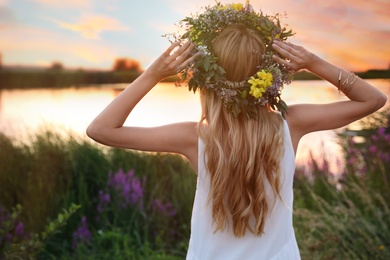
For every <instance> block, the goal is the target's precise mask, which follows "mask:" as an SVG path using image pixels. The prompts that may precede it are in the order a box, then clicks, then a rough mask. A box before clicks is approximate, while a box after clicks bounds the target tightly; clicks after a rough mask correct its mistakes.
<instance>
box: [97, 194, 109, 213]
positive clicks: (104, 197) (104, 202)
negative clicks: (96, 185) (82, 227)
mask: <svg viewBox="0 0 390 260" xmlns="http://www.w3.org/2000/svg"><path fill="white" fill-rule="evenodd" d="M109 203H110V194H108V193H104V192H103V191H102V190H99V204H98V206H97V211H98V212H99V213H102V212H103V211H104V209H105V208H107V206H108V204H109Z"/></svg>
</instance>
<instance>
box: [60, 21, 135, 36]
mask: <svg viewBox="0 0 390 260" xmlns="http://www.w3.org/2000/svg"><path fill="white" fill-rule="evenodd" d="M54 22H55V23H57V25H58V26H59V27H61V28H64V29H69V30H71V31H74V32H78V33H80V34H81V35H82V36H83V37H84V38H87V39H99V38H100V33H101V32H103V31H127V30H129V28H128V27H126V26H124V25H123V24H122V23H120V22H119V21H117V20H115V19H114V18H112V17H109V16H105V15H85V16H83V17H82V18H81V19H80V21H78V22H76V23H67V22H62V21H56V20H55V21H54Z"/></svg>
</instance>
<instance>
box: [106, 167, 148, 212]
mask: <svg viewBox="0 0 390 260" xmlns="http://www.w3.org/2000/svg"><path fill="white" fill-rule="evenodd" d="M108 186H109V187H111V188H113V189H114V190H115V191H116V192H117V193H118V195H119V196H120V197H121V198H122V199H123V202H122V206H123V207H127V206H130V205H136V204H138V205H140V206H141V207H143V188H142V185H141V181H140V180H139V179H138V178H137V177H136V176H134V170H130V171H129V172H127V173H124V171H123V170H122V169H121V170H119V171H118V172H117V173H115V174H114V175H112V174H111V175H110V179H109V181H108Z"/></svg>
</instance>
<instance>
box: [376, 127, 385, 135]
mask: <svg viewBox="0 0 390 260" xmlns="http://www.w3.org/2000/svg"><path fill="white" fill-rule="evenodd" d="M385 131H386V128H384V127H380V128H378V135H379V136H384V135H385Z"/></svg>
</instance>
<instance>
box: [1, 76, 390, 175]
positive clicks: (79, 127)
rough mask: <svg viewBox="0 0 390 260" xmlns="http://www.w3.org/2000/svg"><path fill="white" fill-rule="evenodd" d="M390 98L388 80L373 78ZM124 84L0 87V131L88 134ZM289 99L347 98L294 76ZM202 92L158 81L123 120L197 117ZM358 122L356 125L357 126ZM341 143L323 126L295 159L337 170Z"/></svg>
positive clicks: (139, 122)
mask: <svg viewBox="0 0 390 260" xmlns="http://www.w3.org/2000/svg"><path fill="white" fill-rule="evenodd" d="M370 83H372V84H373V85H374V86H376V87H377V88H379V89H380V90H382V91H383V92H385V93H386V94H387V96H388V97H389V99H390V80H383V79H377V80H370ZM125 87H126V84H113V85H99V86H87V87H83V88H64V89H26V90H24V89H23V90H17V89H16V90H8V89H5V90H0V131H2V132H4V133H5V134H7V135H9V136H12V137H15V138H17V139H26V138H28V136H29V135H31V134H34V133H35V132H37V131H39V130H40V129H41V128H50V129H53V130H55V131H58V132H63V133H64V134H68V135H69V134H72V135H77V136H80V137H82V138H87V137H86V135H85V129H86V127H87V126H88V124H89V123H90V122H91V120H92V119H93V118H94V117H95V116H96V115H97V114H98V113H99V112H100V111H101V110H102V109H103V108H104V107H105V106H106V105H107V104H108V103H109V102H110V101H111V100H112V99H113V98H114V97H115V96H117V95H118V94H119V93H120V91H121V89H123V88H125ZM283 99H284V100H285V101H286V103H287V104H294V103H328V102H333V101H340V100H346V97H345V96H343V95H340V94H339V93H338V92H337V90H336V89H335V87H334V86H332V85H330V84H329V83H328V82H326V81H321V80H318V81H294V82H293V83H292V84H291V85H288V86H286V87H285V89H284V91H283ZM199 117H200V105H199V97H198V95H197V94H193V93H192V92H189V91H188V90H187V89H186V88H185V87H175V86H174V84H173V83H160V84H158V85H157V86H156V87H155V88H154V89H153V90H152V91H151V92H150V93H148V95H147V96H146V97H145V98H144V99H143V100H141V102H140V103H139V104H138V106H137V107H136V108H135V109H134V111H133V113H132V114H131V115H130V117H129V118H128V119H127V121H126V122H125V125H133V126H158V125H162V124H168V123H174V122H179V121H198V120H199ZM356 127H358V126H356ZM340 151H341V150H340V147H339V146H338V144H337V140H336V135H335V132H334V131H321V132H316V133H311V134H309V135H306V136H305V137H303V139H302V140H301V142H300V145H299V147H298V152H297V162H298V163H302V162H304V161H305V160H306V158H307V157H308V155H309V154H310V153H312V154H313V155H314V157H323V156H327V159H329V160H330V161H331V162H333V163H332V165H333V170H334V171H337V169H336V168H337V165H338V159H339V158H340Z"/></svg>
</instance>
